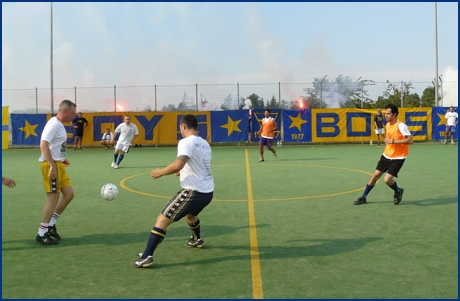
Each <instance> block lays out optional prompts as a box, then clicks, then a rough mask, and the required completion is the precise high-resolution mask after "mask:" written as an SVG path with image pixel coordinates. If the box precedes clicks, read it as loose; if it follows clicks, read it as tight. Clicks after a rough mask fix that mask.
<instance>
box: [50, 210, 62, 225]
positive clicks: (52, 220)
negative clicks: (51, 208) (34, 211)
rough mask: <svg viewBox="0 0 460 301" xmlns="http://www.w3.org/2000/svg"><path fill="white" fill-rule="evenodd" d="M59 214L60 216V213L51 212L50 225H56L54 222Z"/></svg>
mask: <svg viewBox="0 0 460 301" xmlns="http://www.w3.org/2000/svg"><path fill="white" fill-rule="evenodd" d="M59 216H60V215H59V214H57V213H56V212H54V213H53V217H52V218H51V220H50V226H54V225H56V222H57V220H58V218H59Z"/></svg>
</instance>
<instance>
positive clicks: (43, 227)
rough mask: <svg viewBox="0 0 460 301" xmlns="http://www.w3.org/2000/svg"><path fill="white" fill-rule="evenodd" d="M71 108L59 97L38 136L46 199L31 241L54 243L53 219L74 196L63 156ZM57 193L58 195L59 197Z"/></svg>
mask: <svg viewBox="0 0 460 301" xmlns="http://www.w3.org/2000/svg"><path fill="white" fill-rule="evenodd" d="M75 109H76V105H75V104H74V103H73V102H71V101H70V100H63V101H62V102H61V103H60V104H59V113H58V114H57V115H56V117H52V118H51V119H50V120H49V121H48V122H47V123H46V125H45V128H44V129H43V132H42V136H41V141H40V149H41V152H42V153H41V156H40V158H39V159H38V161H40V162H41V163H40V168H41V170H42V175H43V184H44V186H45V192H46V195H47V202H46V204H45V208H44V209H43V214H42V222H41V224H40V228H39V229H38V234H37V236H36V238H35V240H36V241H37V242H39V243H41V244H44V245H55V244H57V243H58V242H57V240H60V239H61V236H60V235H59V234H58V233H57V230H56V222H57V219H58V218H59V216H60V215H61V214H62V212H63V211H64V210H65V208H66V207H67V205H69V203H70V201H72V199H73V197H74V192H73V189H72V184H71V183H70V179H69V176H68V175H67V173H66V167H67V166H69V165H70V163H69V160H67V158H66V142H67V132H66V130H65V128H64V124H63V123H64V122H70V121H72V119H73V118H74V116H75ZM61 192H62V197H61V198H60V199H59V195H60V193H61ZM53 238H54V239H53Z"/></svg>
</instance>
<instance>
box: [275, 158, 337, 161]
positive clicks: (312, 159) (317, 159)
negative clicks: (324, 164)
mask: <svg viewBox="0 0 460 301" xmlns="http://www.w3.org/2000/svg"><path fill="white" fill-rule="evenodd" d="M336 159H337V158H303V159H277V161H319V160H336Z"/></svg>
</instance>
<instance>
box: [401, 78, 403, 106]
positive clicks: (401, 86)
mask: <svg viewBox="0 0 460 301" xmlns="http://www.w3.org/2000/svg"><path fill="white" fill-rule="evenodd" d="M403 92H404V86H403V81H401V108H402V107H403V106H404V102H403Z"/></svg>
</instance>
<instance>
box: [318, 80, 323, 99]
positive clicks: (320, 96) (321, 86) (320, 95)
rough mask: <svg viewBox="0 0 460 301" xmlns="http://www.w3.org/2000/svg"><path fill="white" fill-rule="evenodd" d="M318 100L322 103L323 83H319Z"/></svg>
mask: <svg viewBox="0 0 460 301" xmlns="http://www.w3.org/2000/svg"><path fill="white" fill-rule="evenodd" d="M319 89H320V90H319V100H321V102H322V101H323V81H320V82H319Z"/></svg>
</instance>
